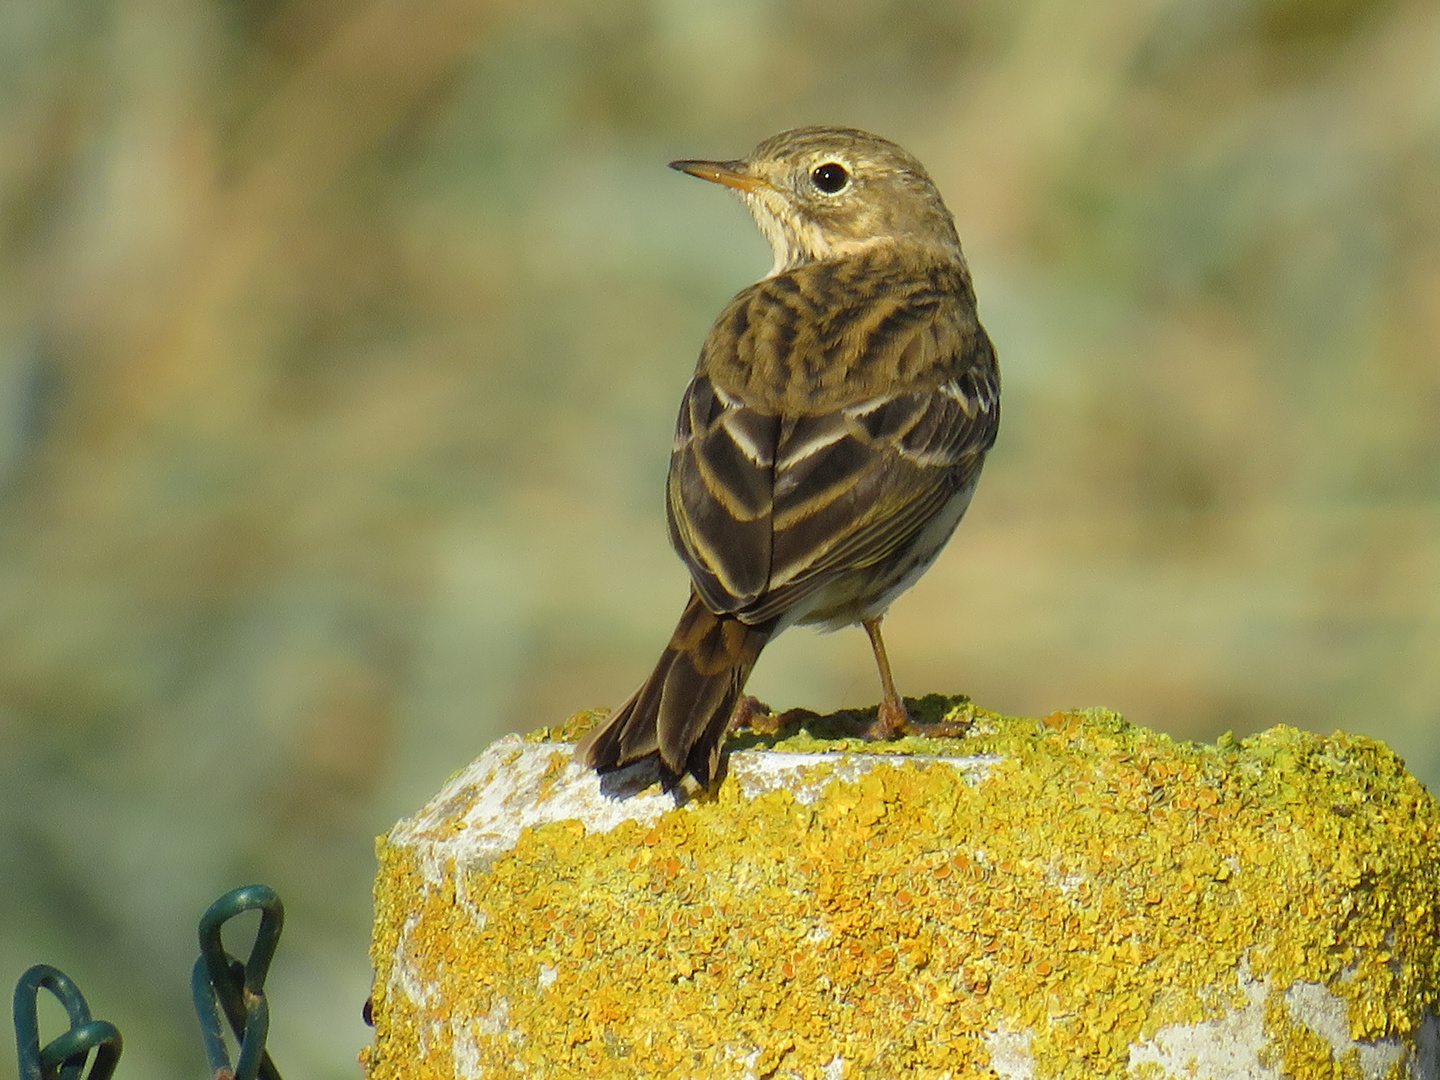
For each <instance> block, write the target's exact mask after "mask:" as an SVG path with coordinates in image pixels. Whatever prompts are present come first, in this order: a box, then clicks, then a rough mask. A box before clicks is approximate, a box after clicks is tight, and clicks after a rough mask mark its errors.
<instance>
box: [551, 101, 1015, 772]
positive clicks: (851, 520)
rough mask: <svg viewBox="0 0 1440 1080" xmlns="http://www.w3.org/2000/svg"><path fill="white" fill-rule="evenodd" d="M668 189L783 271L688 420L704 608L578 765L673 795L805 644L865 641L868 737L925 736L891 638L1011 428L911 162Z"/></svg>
mask: <svg viewBox="0 0 1440 1080" xmlns="http://www.w3.org/2000/svg"><path fill="white" fill-rule="evenodd" d="M670 167H671V168H672V169H677V170H679V171H680V172H683V173H688V174H689V175H690V176H694V177H698V178H699V179H702V180H708V181H711V182H713V183H716V184H719V185H722V186H723V187H726V188H728V189H730V190H731V191H732V192H734V193H735V194H737V195H738V196H739V198H740V199H741V201H742V202H743V203H744V204H745V206H746V207H747V208H748V209H749V211H750V213H751V215H752V217H753V218H754V220H755V224H756V225H757V226H758V227H759V229H760V232H761V233H762V234H763V235H764V236H765V239H766V240H767V241H768V242H769V244H770V248H771V250H772V253H773V255H774V265H773V266H772V267H771V269H770V272H769V273H768V274H766V275H765V276H764V277H763V278H761V279H760V280H759V281H757V282H755V283H754V284H753V285H750V286H748V287H747V288H745V289H742V290H741V291H740V292H739V293H738V294H737V295H736V296H735V297H734V299H732V300H731V301H730V303H729V304H728V305H727V306H726V307H725V309H724V310H723V311H722V312H721V313H720V316H719V318H717V319H716V320H715V324H714V326H713V327H712V328H711V330H710V332H709V334H708V335H707V337H706V338H705V342H704V345H703V347H702V348H701V350H700V358H699V362H698V363H697V365H696V368H695V374H694V376H693V377H692V378H691V380H690V382H689V385H688V386H687V387H686V389H685V392H684V395H683V397H682V399H681V403H680V411H679V417H678V419H677V422H676V427H675V438H674V443H673V448H672V452H671V457H670V471H669V476H668V479H667V483H666V507H667V518H668V522H669V533H670V541H671V544H672V546H673V547H674V549H675V551H676V552H677V553H678V554H679V556H680V558H681V559H682V560H683V561H684V563H685V565H686V567H687V568H688V569H689V571H690V577H691V588H690V598H689V601H688V603H687V604H686V605H685V610H684V612H683V613H682V614H681V616H680V621H679V624H678V625H677V626H676V628H675V632H674V633H673V634H672V635H671V638H670V642H669V644H668V645H667V646H666V647H665V650H664V652H663V653H662V654H661V657H660V660H659V662H658V663H657V664H656V666H655V669H654V671H653V672H652V674H651V675H650V677H649V678H648V679H646V681H645V682H644V684H643V685H642V686H641V687H640V688H639V689H638V690H637V691H636V692H635V693H634V694H632V695H631V696H630V698H629V699H627V700H626V701H625V702H624V704H622V705H621V706H620V707H619V708H618V709H616V710H615V711H614V712H612V713H611V714H609V715H608V716H607V717H606V718H605V719H603V720H602V721H601V722H600V723H599V724H598V725H597V726H596V727H595V728H593V729H592V730H591V731H590V733H589V734H588V735H587V736H586V737H585V738H583V739H582V740H581V741H580V743H579V744H578V745H577V747H576V751H575V755H576V758H577V760H578V761H580V762H581V763H582V764H585V765H588V766H590V767H592V768H594V769H595V770H597V771H598V772H600V773H602V774H603V773H607V772H611V771H614V770H616V769H620V768H623V767H625V766H627V765H630V764H632V763H634V762H638V761H641V760H644V759H647V758H648V759H653V760H654V761H655V763H656V765H657V767H658V770H659V776H660V779H661V781H662V783H663V785H664V786H665V787H666V789H667V790H668V789H672V788H674V787H675V786H676V785H677V784H678V783H680V781H681V780H682V778H684V777H685V776H689V777H691V778H693V780H694V781H695V782H696V783H697V784H698V785H700V786H701V787H702V788H710V787H712V786H713V784H714V782H716V781H717V778H718V776H719V770H720V760H721V749H722V746H723V743H724V740H725V738H726V735H727V733H728V731H729V729H730V726H731V720H732V715H733V714H735V713H737V711H739V712H743V710H744V708H745V703H746V702H747V700H748V699H746V698H744V697H743V694H744V689H745V684H746V681H747V680H748V678H749V676H750V672H751V670H752V669H753V668H754V666H755V662H756V660H757V659H758V657H759V656H760V652H761V650H762V649H764V647H765V645H766V644H767V643H768V642H769V641H770V640H771V639H772V638H774V637H775V635H777V634H779V633H781V632H782V631H783V630H785V629H787V628H788V627H790V626H793V625H797V624H806V625H815V626H818V627H819V628H820V629H822V630H834V629H839V628H840V627H843V626H850V625H854V624H856V623H858V624H860V625H861V626H862V627H864V629H865V631H866V633H867V634H868V635H869V638H870V644H871V648H872V650H873V652H874V655H875V662H876V666H877V668H878V670H879V675H880V683H881V691H882V699H881V702H880V705H879V708H878V709H877V713H876V720H875V722H874V723H873V724H871V725H869V727H868V728H867V729H866V731H865V735H866V736H867V737H870V738H876V739H886V738H893V737H895V736H897V735H899V734H902V733H905V732H907V731H913V730H915V725H913V724H911V722H910V720H909V717H908V715H907V713H906V710H905V705H904V701H903V699H902V698H901V697H900V695H899V694H898V693H897V692H896V689H895V683H894V679H893V677H892V674H891V670H890V663H889V659H888V657H887V654H886V651H885V645H884V640H883V638H882V637H881V633H880V623H881V620H882V619H883V617H884V615H885V612H886V610H887V609H888V608H889V606H890V604H891V602H892V601H893V600H894V599H895V598H896V597H897V596H899V595H900V594H901V593H903V592H904V591H905V590H906V589H908V588H909V587H910V586H911V585H913V584H914V583H915V581H916V579H918V578H919V577H920V575H921V574H923V573H924V572H925V571H926V570H927V569H928V568H929V567H930V565H931V564H932V563H933V562H934V561H935V558H936V556H938V555H939V553H940V551H941V549H942V548H943V547H944V546H945V544H946V543H947V542H948V540H949V539H950V536H951V534H952V533H953V532H954V531H955V528H956V526H957V525H958V524H959V522H960V519H961V517H962V516H963V515H964V513H965V511H966V508H967V507H968V506H969V505H970V500H971V496H972V495H973V494H974V491H975V485H976V482H977V481H978V479H979V476H980V468H981V465H982V464H983V462H984V459H985V455H986V453H987V452H988V451H989V450H990V448H991V446H992V445H993V444H994V442H995V437H996V433H997V431H998V430H999V421H1000V375H999V369H998V367H997V365H996V359H995V350H994V347H993V346H992V344H991V342H990V338H989V336H988V335H987V334H986V333H985V330H984V328H983V327H982V326H981V325H980V322H979V319H978V316H977V313H976V304H975V291H974V287H973V284H972V281H971V275H970V270H969V267H968V265H967V264H966V261H965V256H964V254H963V253H962V251H961V247H960V238H959V235H958V233H957V232H956V229H955V223H954V219H953V218H952V216H951V214H950V211H949V210H948V209H947V208H946V206H945V203H944V201H943V199H942V198H941V196H940V193H939V191H938V190H937V188H936V186H935V184H934V183H933V182H932V181H931V179H930V177H929V176H928V175H927V173H926V172H925V169H924V167H923V166H922V165H921V164H920V162H919V161H917V160H916V159H915V158H914V157H913V156H912V155H911V154H909V153H908V152H907V151H905V150H904V149H902V148H901V147H900V146H898V145H896V144H895V143H893V142H890V141H889V140H887V139H883V138H881V137H879V136H878V135H872V134H869V133H868V132H864V131H860V130H858V129H855V128H846V127H803V128H795V129H792V130H788V131H783V132H781V133H780V134H778V135H774V136H772V137H771V138H768V139H766V140H764V141H763V142H761V143H760V144H759V145H758V146H757V147H756V148H755V149H754V150H753V151H752V152H751V153H750V154H749V155H748V156H746V157H743V158H738V159H735V160H728V161H708V160H695V159H684V160H680V161H672V162H671V163H670Z"/></svg>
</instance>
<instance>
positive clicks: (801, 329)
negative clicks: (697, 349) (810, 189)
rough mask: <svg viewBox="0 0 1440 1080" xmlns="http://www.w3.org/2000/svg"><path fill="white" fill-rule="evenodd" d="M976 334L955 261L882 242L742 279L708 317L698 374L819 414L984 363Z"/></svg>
mask: <svg viewBox="0 0 1440 1080" xmlns="http://www.w3.org/2000/svg"><path fill="white" fill-rule="evenodd" d="M983 339H984V331H983V330H982V329H981V328H980V324H979V321H978V319H977V318H976V313H975V294H974V291H973V288H972V286H971V284H970V275H969V272H968V270H967V269H966V267H965V264H964V263H963V262H962V261H959V260H936V259H919V258H913V257H907V254H906V253H905V252H903V251H894V250H879V251H875V252H868V253H864V254H859V255H853V256H850V257H847V258H844V259H836V260H830V261H826V262H819V263H811V264H807V265H805V266H801V267H797V268H795V269H793V270H790V271H787V272H785V273H782V274H777V275H774V276H773V277H768V278H764V279H762V280H761V281H758V282H756V283H755V284H754V285H751V286H749V287H748V288H746V289H743V290H741V292H740V293H738V294H737V295H736V296H735V298H734V299H733V300H731V302H730V303H729V304H728V305H727V306H726V308H725V310H724V311H723V312H722V313H721V315H720V317H719V318H718V319H717V320H716V322H715V325H714V326H713V327H712V328H711V331H710V334H709V336H708V337H707V338H706V342H705V346H704V348H703V350H702V351H701V356H700V363H699V366H698V370H697V374H699V375H702V376H705V377H708V378H709V379H710V380H711V381H712V382H713V383H714V384H715V385H717V386H719V387H722V388H723V389H724V390H725V391H727V392H728V393H731V394H733V395H735V396H736V397H738V398H740V399H743V400H745V401H746V402H748V403H750V404H751V405H752V406H754V407H757V408H760V409H764V410H765V411H770V412H773V413H775V414H778V415H797V414H814V413H820V412H827V411H833V410H835V409H839V408H843V407H845V406H846V405H848V404H850V403H852V402H855V401H858V400H864V399H866V398H872V397H876V396H880V395H883V394H886V393H889V392H893V391H894V390H895V389H897V388H900V387H915V388H921V387H935V386H939V385H941V384H943V383H945V382H946V381H948V380H950V379H952V378H954V377H956V376H957V375H959V374H960V373H961V372H962V371H964V370H965V369H966V368H967V367H970V366H973V365H974V364H976V363H977V362H978V363H984V362H987V361H986V356H987V355H988V352H989V349H988V345H989V343H988V341H985V340H983ZM988 362H991V363H993V360H991V361H988Z"/></svg>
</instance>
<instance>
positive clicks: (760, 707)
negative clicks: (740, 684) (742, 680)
mask: <svg viewBox="0 0 1440 1080" xmlns="http://www.w3.org/2000/svg"><path fill="white" fill-rule="evenodd" d="M744 728H749V729H750V730H751V731H753V732H755V733H756V734H757V735H774V734H775V733H776V732H777V731H779V730H780V717H778V716H776V715H775V713H774V711H773V710H771V708H770V706H769V705H766V704H765V703H764V702H763V701H761V700H760V699H759V698H757V697H756V696H755V695H754V694H745V695H743V696H742V697H741V698H740V700H739V701H737V702H735V711H734V712H732V713H731V714H730V727H729V729H728V730H730V731H740V730H742V729H744Z"/></svg>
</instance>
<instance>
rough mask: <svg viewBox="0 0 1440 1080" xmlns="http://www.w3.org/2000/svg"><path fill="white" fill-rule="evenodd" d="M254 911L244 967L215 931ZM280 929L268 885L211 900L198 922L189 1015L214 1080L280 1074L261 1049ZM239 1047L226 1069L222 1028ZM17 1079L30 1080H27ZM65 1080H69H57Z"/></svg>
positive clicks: (276, 1079) (281, 918)
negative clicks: (255, 925) (256, 921)
mask: <svg viewBox="0 0 1440 1080" xmlns="http://www.w3.org/2000/svg"><path fill="white" fill-rule="evenodd" d="M256 910H258V911H259V912H260V928H259V930H257V931H256V933H255V944H254V945H253V946H251V949H250V957H249V959H248V960H246V961H245V962H244V963H242V962H241V961H239V960H237V959H236V958H235V957H233V956H231V955H230V954H229V953H228V952H226V951H225V946H224V944H223V942H222V941H221V939H220V930H221V927H223V926H224V925H225V923H227V922H229V921H230V920H231V919H233V918H235V917H236V916H237V915H242V914H244V913H245V912H247V911H256ZM284 924H285V907H284V905H283V904H281V903H280V897H279V896H278V895H277V894H276V892H275V890H274V889H272V888H270V887H269V886H268V885H247V886H245V887H244V888H240V889H233V890H231V891H230V892H228V893H226V894H225V895H224V896H222V897H220V899H219V900H216V901H215V903H213V904H211V905H210V907H209V908H208V909H207V910H206V912H205V914H204V915H202V916H201V917H200V957H199V959H197V960H196V961H195V967H194V969H193V970H192V972H191V976H190V989H191V994H192V996H193V997H194V999H195V1015H196V1016H198V1017H199V1019H200V1032H201V1035H202V1037H203V1038H204V1040H205V1057H206V1059H207V1061H208V1062H209V1065H210V1074H211V1076H212V1077H213V1078H214V1080H256V1078H257V1077H258V1078H260V1080H280V1073H279V1071H278V1070H276V1068H275V1064H274V1062H272V1061H271V1060H270V1054H269V1053H268V1052H267V1051H266V1049H265V1038H266V1036H267V1034H268V1033H269V1030H270V1005H269V1003H268V1002H267V1001H266V1000H265V976H266V974H268V973H269V971H270V961H271V960H273V959H274V958H275V947H276V945H277V944H279V941H280V931H281V929H282V928H283V926H284ZM222 1014H223V1017H224V1020H225V1021H228V1023H229V1025H230V1030H231V1031H232V1032H233V1033H234V1035H235V1038H236V1040H238V1042H239V1044H240V1052H239V1056H238V1058H237V1059H236V1060H235V1061H234V1063H233V1064H232V1062H231V1059H230V1052H229V1050H228V1048H227V1047H226V1045H225V1024H224V1023H223V1022H222V1019H221V1017H222ZM23 1080H30V1078H29V1077H25V1078H23ZM62 1080H70V1078H68V1077H66V1078H62Z"/></svg>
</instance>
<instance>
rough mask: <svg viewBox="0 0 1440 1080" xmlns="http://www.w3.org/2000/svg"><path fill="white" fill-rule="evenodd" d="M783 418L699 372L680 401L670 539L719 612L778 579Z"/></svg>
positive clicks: (738, 607)
mask: <svg viewBox="0 0 1440 1080" xmlns="http://www.w3.org/2000/svg"><path fill="white" fill-rule="evenodd" d="M779 432H780V418H779V417H778V416H776V415H775V414H774V413H771V412H765V411H762V410H760V409H756V408H752V407H751V406H749V405H747V404H746V403H745V402H744V401H743V400H741V399H740V398H739V397H737V396H736V395H734V394H730V393H727V392H725V391H724V390H721V389H720V388H719V387H717V386H716V385H715V384H714V383H713V382H712V381H711V380H710V379H709V378H708V377H707V376H705V375H697V376H696V377H695V378H694V379H692V380H691V382H690V385H689V386H688V387H687V388H686V390H685V397H684V399H683V400H682V401H681V402H680V417H679V420H678V421H677V422H676V425H675V448H674V451H673V453H672V455H671V459H670V482H669V488H668V495H669V499H668V502H669V518H670V540H671V543H673V544H674V546H675V550H676V551H678V552H679V553H680V556H681V558H683V559H684V560H685V563H686V565H688V566H689V568H690V574H691V577H692V578H693V579H694V581H695V588H696V591H697V592H699V594H700V598H701V599H702V600H703V601H704V602H705V605H706V606H707V607H708V608H709V609H710V610H711V611H714V612H717V613H725V612H739V611H742V610H744V609H745V608H747V607H749V605H750V604H752V603H753V602H754V601H756V600H757V599H759V598H760V597H761V596H762V595H764V593H765V590H766V588H767V586H768V584H769V581H770V543H771V514H772V513H773V511H774V466H775V445H776V442H777V440H778V438H779Z"/></svg>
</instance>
